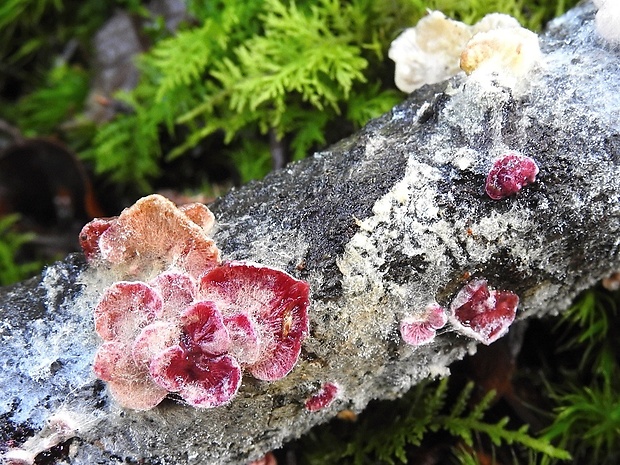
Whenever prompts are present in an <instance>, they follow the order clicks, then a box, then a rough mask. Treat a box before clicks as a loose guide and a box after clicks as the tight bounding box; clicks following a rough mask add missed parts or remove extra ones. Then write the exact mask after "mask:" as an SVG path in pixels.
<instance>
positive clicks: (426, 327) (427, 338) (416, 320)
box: [400, 303, 448, 346]
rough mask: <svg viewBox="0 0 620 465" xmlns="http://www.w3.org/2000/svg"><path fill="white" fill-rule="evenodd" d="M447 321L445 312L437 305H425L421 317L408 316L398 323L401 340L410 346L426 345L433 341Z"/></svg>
mask: <svg viewBox="0 0 620 465" xmlns="http://www.w3.org/2000/svg"><path fill="white" fill-rule="evenodd" d="M447 321H448V317H447V315H446V311H445V310H444V309H443V308H442V307H441V306H440V305H439V304H437V303H431V304H429V305H427V307H426V309H425V310H424V313H423V314H422V315H421V316H408V317H406V318H403V320H402V321H401V322H400V334H401V336H402V338H403V340H404V341H405V342H406V343H407V344H410V345H412V346H420V345H423V344H428V343H429V342H431V341H432V340H433V339H435V334H436V332H437V330H438V329H440V328H443V327H444V326H445V324H446V322H447Z"/></svg>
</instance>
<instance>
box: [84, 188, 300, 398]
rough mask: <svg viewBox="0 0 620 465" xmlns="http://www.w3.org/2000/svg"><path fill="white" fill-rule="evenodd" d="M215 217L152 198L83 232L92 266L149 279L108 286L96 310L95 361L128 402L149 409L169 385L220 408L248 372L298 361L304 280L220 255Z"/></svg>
mask: <svg viewBox="0 0 620 465" xmlns="http://www.w3.org/2000/svg"><path fill="white" fill-rule="evenodd" d="M212 224H213V219H212V215H211V212H209V211H208V210H207V209H206V207H204V206H203V205H199V204H194V205H190V206H187V207H184V208H181V209H177V207H175V206H174V204H172V203H171V202H169V201H168V200H166V199H164V198H163V197H160V196H149V197H146V198H144V199H142V200H140V201H138V203H136V204H135V205H134V206H132V207H130V208H129V209H126V210H125V211H123V213H121V215H120V216H119V217H118V218H112V219H104V220H102V219H96V220H93V221H92V222H91V223H89V224H88V225H86V226H85V227H84V229H83V231H82V234H81V236H80V239H81V242H82V246H83V248H84V253H85V255H86V257H87V258H88V259H89V261H91V262H92V263H93V264H96V265H101V264H105V265H106V266H108V267H111V268H113V269H119V270H120V272H121V273H125V274H126V275H129V276H131V277H132V278H136V277H142V278H145V277H147V276H148V277H149V278H148V279H143V280H137V279H133V280H131V281H130V280H121V281H119V282H116V283H114V284H112V285H111V286H110V287H109V288H107V289H106V290H105V292H104V294H103V296H102V298H101V300H100V301H99V303H98V305H97V306H96V308H95V330H96V332H97V333H98V334H99V336H100V337H101V339H102V340H103V344H102V345H101V346H100V347H99V350H98V351H97V354H96V356H95V361H94V366H93V369H94V371H95V374H96V375H97V377H99V378H100V379H102V380H104V381H106V382H107V383H108V387H109V389H110V391H111V393H112V395H113V396H114V398H115V399H116V400H117V401H118V402H119V404H121V405H122V406H124V407H127V408H131V409H135V410H147V409H150V408H153V407H154V406H156V405H157V404H159V403H160V402H161V401H162V400H163V399H164V398H165V397H166V396H167V395H168V394H169V393H177V394H178V395H179V396H180V397H181V398H183V399H184V400H185V401H186V402H187V403H188V404H190V405H193V406H196V407H202V408H210V407H216V406H219V405H222V404H225V403H227V402H229V401H230V400H231V399H232V398H233V397H234V396H235V394H236V393H237V391H238V389H239V387H240V385H241V379H242V372H243V370H246V371H247V372H249V373H250V374H251V375H252V376H254V377H255V378H257V379H259V380H265V381H274V380H278V379H281V378H282V377H284V376H286V375H287V374H288V373H289V372H290V371H291V370H292V369H293V367H294V366H295V364H296V363H297V360H298V358H299V355H300V352H301V343H302V341H303V339H304V338H305V336H306V335H307V334H308V315H307V310H308V306H309V287H308V284H307V283H305V282H303V281H300V280H297V279H295V278H293V277H292V276H290V275H288V274H287V273H285V272H283V271H280V270H277V269H274V268H270V267H266V266H260V265H256V264H250V263H244V262H229V263H221V261H220V255H219V251H218V250H217V248H216V247H215V244H214V242H213V240H212V239H210V238H209V237H208V236H207V233H208V231H209V230H210V228H211V226H212ZM164 234H168V235H169V237H168V239H166V238H165V237H162V236H163V235H164Z"/></svg>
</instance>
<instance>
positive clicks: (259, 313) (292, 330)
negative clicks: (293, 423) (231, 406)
mask: <svg viewBox="0 0 620 465" xmlns="http://www.w3.org/2000/svg"><path fill="white" fill-rule="evenodd" d="M199 294H200V295H201V297H202V298H203V299H205V300H210V301H213V302H215V304H216V305H217V307H218V308H219V309H220V310H221V311H222V313H223V314H224V315H235V314H245V315H246V316H247V317H248V319H249V320H250V321H254V322H255V323H256V330H257V331H258V340H259V358H258V360H257V361H256V362H255V363H254V364H252V365H251V366H249V367H248V370H249V371H250V373H252V375H253V376H254V377H255V378H258V379H260V380H264V381H274V380H277V379H280V378H283V377H284V376H286V375H287V374H288V373H289V372H290V371H291V370H292V369H293V367H294V366H295V364H296V363H297V360H298V358H299V354H300V352H301V342H302V340H303V339H304V338H305V337H306V335H307V334H308V313H307V312H308V306H309V296H308V294H309V286H308V284H307V283H305V282H303V281H299V280H297V279H295V278H293V277H292V276H290V275H288V274H286V273H284V272H282V271H280V270H276V269H274V268H269V267H264V266H258V265H253V264H248V263H237V262H233V263H227V264H224V265H222V266H220V267H217V268H215V269H213V270H212V271H210V272H209V273H208V274H206V275H205V276H204V277H203V278H202V280H201V282H200V290H199ZM253 342H254V341H253V340H252V341H250V343H253Z"/></svg>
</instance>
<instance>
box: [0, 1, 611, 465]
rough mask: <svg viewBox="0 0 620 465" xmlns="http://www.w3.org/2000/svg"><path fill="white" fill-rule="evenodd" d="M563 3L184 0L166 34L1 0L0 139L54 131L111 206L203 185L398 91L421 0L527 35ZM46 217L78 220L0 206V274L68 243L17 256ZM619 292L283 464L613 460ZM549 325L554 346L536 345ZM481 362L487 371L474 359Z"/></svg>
mask: <svg viewBox="0 0 620 465" xmlns="http://www.w3.org/2000/svg"><path fill="white" fill-rule="evenodd" d="M575 3H576V1H575V0H550V1H544V0H488V1H485V0H468V1H458V0H429V1H427V2H425V1H422V0H385V1H384V0H349V1H338V0H315V1H303V0H299V1H297V2H291V1H285V0H211V1H206V0H203V1H199V0H187V1H186V2H185V10H186V14H185V17H184V19H183V20H182V21H181V22H180V23H179V24H178V27H177V28H176V29H174V30H171V29H170V28H168V27H167V26H166V21H165V18H164V17H162V16H158V15H157V14H154V13H152V12H151V10H150V9H149V5H148V4H147V3H146V2H144V3H143V2H141V1H139V0H110V1H108V2H101V1H99V0H5V1H3V2H2V5H0V150H5V151H6V150H8V149H10V147H11V146H12V144H14V143H15V142H17V141H18V140H26V141H28V140H32V139H37V140H41V138H43V139H44V140H53V141H54V143H55V144H60V146H61V147H63V149H64V150H66V151H68V153H73V154H75V156H76V163H78V164H79V165H80V169H83V170H84V172H85V173H87V174H88V177H87V179H89V181H88V180H87V181H85V182H89V183H90V184H92V186H93V193H94V197H95V198H96V199H97V202H98V204H99V205H98V206H99V208H98V209H97V210H98V211H102V212H103V213H106V214H108V215H112V214H117V213H118V210H119V209H120V208H121V207H122V206H124V205H126V204H128V203H130V202H132V201H133V200H135V198H137V197H138V196H140V195H143V194H147V193H150V192H152V191H154V190H161V189H171V190H173V191H174V192H175V193H176V194H179V193H181V194H188V195H195V194H201V195H203V196H205V198H210V197H212V196H213V195H217V194H219V193H223V192H225V191H226V190H227V189H228V188H230V187H231V186H233V185H238V184H242V183H246V182H248V181H251V180H253V179H259V178H261V177H263V176H264V175H265V174H266V173H268V172H269V171H270V170H272V169H274V168H280V167H281V166H283V165H284V164H285V163H286V162H289V161H292V160H297V159H300V158H303V157H305V156H307V155H308V154H310V153H312V152H313V151H316V150H321V149H323V148H325V147H326V146H328V145H329V144H331V143H334V142H336V141H337V140H339V139H341V138H343V137H346V136H347V135H349V134H351V133H353V132H354V131H355V130H357V129H359V128H360V127H362V126H363V125H364V124H365V123H366V122H367V121H368V120H369V119H371V118H374V117H376V116H379V115H381V114H382V113H384V112H386V111H388V110H389V109H390V108H391V107H392V106H394V105H395V104H397V103H398V102H400V101H402V100H403V99H404V98H405V97H406V95H405V94H403V93H402V92H400V91H398V90H397V89H396V88H395V86H394V84H393V72H394V65H393V63H392V62H391V61H390V60H389V59H388V58H387V51H388V49H389V45H390V43H391V41H392V40H393V39H394V38H395V37H396V36H397V35H398V34H399V33H400V32H401V31H402V30H403V29H404V28H406V27H410V26H412V25H414V24H415V23H416V22H417V21H418V20H419V19H420V18H421V17H422V16H423V15H424V14H425V12H426V9H438V10H441V11H443V12H444V13H445V14H446V15H448V16H450V17H452V18H456V19H460V20H462V21H464V22H466V23H470V24H471V23H474V22H475V21H477V20H479V19H480V18H482V17H483V16H484V15H485V14H487V13H490V12H496V11H499V12H503V13H508V14H511V15H513V16H515V17H517V19H519V21H520V22H521V23H522V24H523V25H524V26H526V27H528V28H530V29H533V30H536V31H540V30H542V29H543V28H544V24H545V23H546V22H547V21H548V20H550V19H551V18H553V17H555V16H557V15H559V14H561V13H563V12H564V11H566V10H567V9H568V8H570V7H572V6H573V5H574V4H575ZM120 11H122V12H125V13H127V14H129V16H130V18H131V19H132V21H133V24H134V27H135V31H136V33H137V34H138V36H139V39H140V44H141V47H142V50H143V52H142V53H141V54H139V55H137V56H136V57H135V63H136V65H137V69H138V71H139V80H138V82H137V84H136V85H135V86H134V87H132V88H129V89H125V90H122V91H118V92H115V93H111V94H109V95H108V94H102V93H98V90H97V89H96V88H95V85H94V83H95V82H96V81H97V78H98V73H101V69H100V68H99V67H98V66H97V65H96V64H95V60H94V49H95V46H96V33H97V31H98V30H100V28H101V27H102V26H103V25H104V24H105V23H106V21H108V20H109V19H110V18H111V17H113V15H114V14H115V13H117V12H120ZM101 110H105V112H106V113H107V116H105V117H102V116H101ZM3 156H5V152H0V162H1V161H2V158H3ZM0 168H1V165H0ZM50 176H54V173H53V172H50ZM24 182H25V183H27V182H28V176H27V174H26V175H25V177H24ZM0 187H1V186H0ZM0 203H1V202H0ZM88 211H91V212H92V211H93V210H92V209H91V210H87V211H86V213H85V214H84V215H83V216H79V215H76V217H75V218H74V223H77V224H83V222H85V221H86V220H88ZM20 215H21V216H20ZM91 216H92V215H91ZM50 230H54V231H55V233H58V232H60V233H61V234H62V233H64V234H69V235H71V234H74V232H73V230H71V228H65V223H62V222H56V223H52V224H49V223H46V224H41V222H38V221H37V218H29V217H28V216H27V214H24V213H23V212H20V211H13V210H11V209H10V208H6V207H5V208H4V210H3V209H2V208H0V284H3V285H6V284H10V283H11V282H15V281H18V280H22V279H24V278H26V277H27V276H29V275H31V274H33V273H36V271H37V270H38V269H40V266H41V260H43V259H48V260H49V259H50V257H52V258H60V257H62V256H63V255H64V254H66V253H68V252H69V251H70V250H71V247H69V248H66V249H64V248H59V249H57V250H56V255H53V254H52V255H51V256H50V255H49V254H48V255H46V256H45V257H41V256H40V255H38V254H37V253H36V250H35V252H32V251H30V253H24V252H23V250H24V247H25V246H27V244H29V243H32V242H35V243H36V241H37V238H40V237H41V236H45V235H46V234H48V233H49V231H50ZM71 237H74V236H71ZM75 237H76V236H75ZM73 242H75V241H73ZM619 301H620V295H619V294H618V292H611V291H607V290H604V289H602V288H596V289H593V290H590V291H588V292H586V293H585V294H584V295H583V296H581V297H580V298H579V299H578V300H577V301H576V303H575V305H574V306H573V307H572V308H571V309H570V310H569V311H567V312H566V313H565V314H564V316H563V317H562V319H561V321H553V320H549V321H542V322H533V323H531V324H530V327H529V328H528V329H527V330H526V332H525V336H524V340H523V344H522V349H521V350H520V351H519V353H518V354H517V355H515V356H514V357H512V358H511V357H508V356H506V355H505V350H504V351H503V349H502V344H510V343H511V342H510V340H509V338H504V339H506V340H505V341H504V342H502V341H500V342H499V343H496V344H494V345H493V346H491V348H490V350H491V351H492V352H490V354H489V353H487V351H486V349H485V350H484V351H481V355H477V356H476V357H477V358H474V359H471V360H469V361H465V362H463V363H461V364H457V365H456V366H455V367H454V369H453V372H454V375H453V376H451V377H450V379H449V380H448V381H438V382H430V381H429V382H428V383H423V384H421V385H420V386H418V387H416V388H414V389H413V390H412V391H411V392H410V393H409V394H408V395H407V396H406V397H405V398H403V399H402V400H400V401H398V402H393V403H377V404H374V405H371V406H370V407H369V408H368V410H367V412H365V413H364V414H362V415H361V416H359V417H358V418H357V419H356V420H355V421H351V420H352V419H354V416H353V415H349V416H348V417H347V415H344V414H343V417H347V418H348V420H343V419H335V420H334V421H333V422H332V423H330V424H329V425H327V426H324V427H322V428H319V429H316V430H314V431H313V432H312V433H311V434H310V435H308V436H307V437H305V438H303V439H302V440H300V441H297V442H296V443H294V444H290V445H288V446H286V447H285V448H284V449H283V450H281V451H277V452H276V456H277V457H278V459H279V463H312V464H313V463H317V464H318V463H356V464H365V463H448V462H451V463H464V464H470V463H481V464H486V463H541V464H548V463H556V462H561V461H566V460H570V461H572V462H574V463H584V464H585V463H587V464H596V463H601V464H603V463H610V464H611V463H618V461H619V460H620V457H619V456H620V445H619V444H620V442H619V441H618V440H617V438H618V437H620V376H619V375H618V373H619V371H618V367H619V362H618V355H617V354H618V353H619V352H618V349H619V348H618V347H617V345H618V342H617V341H618V340H619V339H618V337H617V336H616V329H615V328H617V327H618V314H617V310H616V309H617V305H618V302H619ZM558 339H559V340H561V341H563V345H562V346H561V347H560V348H559V349H558V348H557V346H554V347H547V346H545V345H544V344H540V343H539V342H538V341H541V340H558ZM513 344H514V342H513ZM502 354H504V355H502ZM485 357H486V358H485ZM489 360H491V361H492V363H490V362H489ZM468 364H469V365H468ZM489 364H490V366H491V367H494V368H491V369H490V370H487V371H485V372H484V374H482V375H481V374H477V375H476V374H475V373H477V370H472V369H471V367H472V366H482V365H485V366H486V365H489ZM507 366H508V367H510V369H509V370H507V369H505V368H506V367H507ZM472 373H473V374H472ZM568 457H572V458H571V459H568Z"/></svg>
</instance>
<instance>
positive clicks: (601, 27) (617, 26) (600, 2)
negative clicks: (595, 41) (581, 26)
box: [594, 0, 620, 44]
mask: <svg viewBox="0 0 620 465" xmlns="http://www.w3.org/2000/svg"><path fill="white" fill-rule="evenodd" d="M594 4H595V5H596V6H597V8H598V12H597V13H596V17H595V20H594V24H595V26H596V32H598V33H599V35H600V36H601V37H603V38H604V39H606V40H608V41H609V42H612V43H614V44H620V2H619V1H618V0H594Z"/></svg>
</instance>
